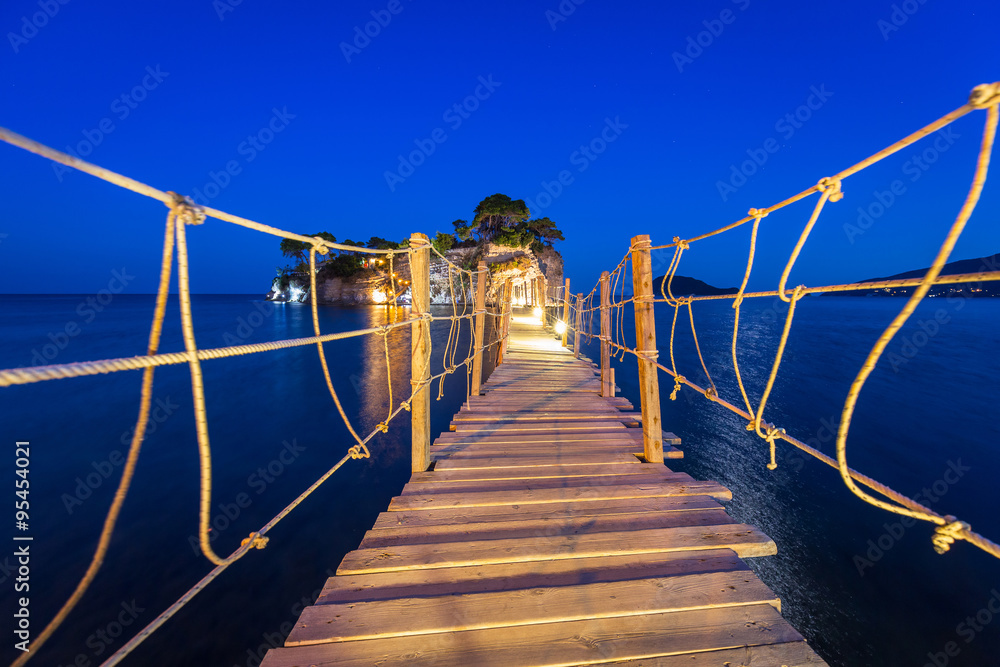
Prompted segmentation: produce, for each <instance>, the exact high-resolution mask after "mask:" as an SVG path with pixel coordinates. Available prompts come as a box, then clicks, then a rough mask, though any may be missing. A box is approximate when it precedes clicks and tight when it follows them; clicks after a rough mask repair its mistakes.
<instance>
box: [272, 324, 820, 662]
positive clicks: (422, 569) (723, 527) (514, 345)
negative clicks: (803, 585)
mask: <svg viewBox="0 0 1000 667" xmlns="http://www.w3.org/2000/svg"><path fill="white" fill-rule="evenodd" d="M518 320H519V318H515V321H514V322H512V324H511V338H510V343H509V349H508V351H507V354H506V355H505V358H504V363H503V364H501V365H500V366H499V367H497V369H496V370H495V371H494V372H493V375H492V376H491V377H490V379H489V382H487V383H486V384H485V385H484V386H483V392H484V395H482V396H474V397H471V398H470V400H469V401H468V403H467V404H466V405H465V406H463V408H462V410H461V411H460V412H459V413H458V414H457V415H456V416H455V419H454V421H453V422H452V432H449V433H445V434H442V435H441V436H440V437H439V438H438V439H437V441H436V442H435V443H434V447H433V459H434V461H435V465H434V468H433V470H432V471H431V472H423V473H414V474H413V476H412V478H411V479H410V482H409V483H408V484H407V485H406V486H405V487H404V488H403V492H402V494H401V495H399V496H397V497H396V498H393V499H392V502H391V503H390V504H389V509H388V511H386V512H383V513H382V514H381V515H379V517H378V519H377V520H376V522H375V526H374V527H373V528H372V530H370V531H368V533H367V534H366V535H365V538H364V540H363V541H362V542H361V545H360V547H359V548H358V549H357V550H355V551H352V552H350V553H349V554H347V556H345V557H344V560H343V562H342V563H341V565H340V567H339V569H338V570H337V576H335V577H331V578H330V579H329V580H328V581H327V583H326V586H325V587H324V589H323V591H322V593H321V595H320V597H319V599H318V600H317V601H316V604H315V605H313V606H311V607H307V608H306V609H305V611H304V612H303V613H302V616H301V617H300V618H299V620H298V622H297V623H296V625H295V627H294V629H293V630H292V632H291V634H290V635H289V636H288V638H287V640H286V642H285V648H279V649H275V650H272V651H270V652H268V654H267V656H266V657H265V659H264V661H263V663H262V667H291V666H293V665H296V666H301V667H306V666H308V665H347V666H350V667H355V666H358V667H360V666H361V665H382V666H385V665H411V664H427V665H448V666H453V667H467V666H475V665H489V666H496V667H513V666H517V665H590V664H605V663H614V664H627V665H660V666H663V667H675V666H681V665H684V666H685V667H709V666H711V667H716V666H718V667H723V666H729V667H737V666H740V665H743V666H748V667H749V666H752V667H766V666H770V665H775V666H781V665H786V666H788V667H793V666H794V665H824V664H825V663H824V662H823V661H822V660H821V659H820V658H819V657H818V656H817V655H816V654H815V653H814V652H813V651H812V650H811V649H810V648H809V647H808V646H807V645H806V643H805V642H804V641H803V639H802V637H801V636H800V635H799V633H798V632H796V631H795V629H794V628H792V627H791V626H790V625H789V624H788V623H787V622H786V621H785V620H784V619H783V618H782V617H781V615H780V613H779V612H780V609H781V604H780V601H779V600H778V598H777V597H776V596H775V595H774V593H773V592H771V590H770V589H768V587H767V586H765V585H764V584H763V583H762V582H761V581H760V580H759V579H758V578H757V577H756V575H754V574H753V572H752V571H750V570H749V568H748V567H747V566H746V564H745V563H743V561H741V560H740V559H741V558H743V557H749V556H768V555H771V554H774V553H775V551H776V549H775V545H774V542H773V541H771V539H770V538H768V537H767V536H766V535H764V534H762V533H761V532H760V531H758V530H757V529H756V528H754V527H753V526H748V525H745V524H739V523H735V522H734V521H733V520H732V519H731V518H730V517H729V515H728V514H726V512H725V510H724V509H723V507H722V505H721V504H720V503H719V501H720V500H728V499H729V498H730V497H731V494H730V492H729V490H728V489H726V488H724V487H722V486H720V485H719V484H716V483H714V482H702V481H697V480H695V479H692V478H691V477H690V476H689V475H687V474H684V473H676V472H672V471H671V470H669V469H668V468H666V467H664V466H663V465H662V464H648V463H644V462H642V461H641V460H640V459H639V458H638V457H637V456H636V453H637V452H638V453H640V454H641V452H642V449H643V447H642V429H641V428H634V427H633V428H630V427H629V425H631V426H635V425H636V424H637V423H638V417H639V416H638V415H636V414H627V413H628V412H630V411H631V409H632V406H631V405H629V404H628V401H626V400H624V399H622V398H607V399H606V398H602V397H600V396H599V391H600V383H599V380H598V378H597V377H595V371H594V367H593V365H592V364H590V363H589V362H587V361H584V360H578V359H574V358H573V354H572V353H571V352H569V351H567V350H565V349H564V348H562V347H561V346H560V345H559V344H558V342H557V341H556V340H555V339H553V338H552V336H551V335H550V334H548V335H547V334H545V333H543V332H542V330H541V329H540V328H539V327H538V326H537V325H535V326H532V325H531V324H530V323H528V322H526V321H518ZM623 411H626V412H625V413H623ZM665 437H667V438H668V439H665V440H664V448H665V450H667V453H666V456H672V457H675V458H676V457H679V456H680V452H679V451H678V450H676V449H674V448H672V447H668V445H667V444H666V443H668V442H671V441H672V442H674V443H678V442H679V441H678V440H676V439H675V438H674V436H672V435H670V434H665Z"/></svg>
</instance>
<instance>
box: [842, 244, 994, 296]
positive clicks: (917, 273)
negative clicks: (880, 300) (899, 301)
mask: <svg viewBox="0 0 1000 667" xmlns="http://www.w3.org/2000/svg"><path fill="white" fill-rule="evenodd" d="M927 268H929V267H927ZM927 268H923V269H914V270H913V271H904V272H903V273H897V274H895V275H891V276H886V277H884V278H869V279H867V280H862V281H860V282H865V283H868V282H879V281H883V280H902V279H905V278H920V277H921V276H923V275H924V274H926V273H927ZM997 270H1000V253H997V254H995V255H987V256H986V257H978V258H976V259H960V260H956V261H954V262H949V263H947V264H945V265H944V268H942V269H941V275H943V276H951V275H955V274H956V273H983V272H986V271H997ZM913 289H914V288H912V287H893V288H883V289H859V290H852V291H850V292H827V294H826V296H909V295H910V294H912V293H913ZM958 294H962V295H963V296H969V297H985V296H1000V282H979V281H972V282H964V283H954V284H952V285H937V286H934V287H932V288H931V289H930V292H928V295H929V296H949V295H958Z"/></svg>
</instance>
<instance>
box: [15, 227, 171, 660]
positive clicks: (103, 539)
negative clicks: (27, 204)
mask: <svg viewBox="0 0 1000 667" xmlns="http://www.w3.org/2000/svg"><path fill="white" fill-rule="evenodd" d="M177 215H178V214H177V209H176V208H173V209H171V211H170V213H169V214H168V215H167V228H166V233H165V234H164V239H163V255H162V257H163V259H162V261H161V263H160V283H159V286H158V288H157V290H156V305H155V306H154V308H153V323H152V325H150V328H149V343H148V345H147V346H146V352H147V354H150V355H152V354H156V351H157V349H159V346H160V336H161V334H162V332H163V320H164V316H165V314H166V311H167V297H168V295H169V291H170V272H171V267H172V266H173V252H174V225H175V224H177ZM181 224H183V222H182V223H181ZM155 370H156V369H155V368H152V367H150V368H147V369H146V370H145V371H144V372H143V374H142V389H141V390H140V393H139V416H138V417H137V418H136V420H135V429H134V430H133V432H132V442H131V444H130V445H129V450H128V457H127V458H126V459H125V465H124V467H123V468H122V477H121V480H120V481H119V482H118V489H117V490H116V491H115V497H114V500H112V501H111V507H110V508H109V509H108V514H107V516H106V517H105V518H104V526H103V527H102V529H101V536H100V537H99V538H98V540H97V548H96V549H95V551H94V555H93V556H92V557H91V560H90V565H89V566H88V567H87V571H86V572H85V573H84V575H83V577H81V579H80V581H79V583H78V584H77V585H76V589H74V591H73V593H72V594H71V595H70V597H69V599H68V600H66V602H64V603H63V606H62V607H61V608H60V609H59V611H58V612H56V615H55V616H54V617H53V618H52V620H51V621H49V623H48V625H46V626H45V628H44V629H43V630H42V631H41V632H40V633H39V634H38V636H37V637H35V640H34V641H33V642H32V644H31V649H32V650H31V651H29V652H26V653H23V654H22V655H21V656H19V657H18V658H17V660H15V661H14V662H13V663H12V665H13V667H20V665H23V664H25V663H26V662H28V661H29V660H30V659H31V658H32V657H33V656H34V655H35V654H36V653H38V650H39V649H40V648H41V647H42V646H44V645H45V642H46V641H48V639H49V637H51V636H52V634H53V633H54V632H55V631H56V630H58V629H59V626H61V625H62V623H63V621H65V620H66V617H67V616H69V613H70V612H71V611H73V609H74V608H75V607H76V605H77V603H79V602H80V599H81V598H82V597H83V595H84V593H86V592H87V589H88V588H90V584H91V583H92V582H93V581H94V578H95V577H96V576H97V572H98V570H100V569H101V565H103V563H104V558H105V556H106V555H107V553H108V546H109V545H110V544H111V535H112V534H113V533H114V530H115V526H116V525H117V523H118V516H119V515H120V514H121V508H122V505H124V503H125V498H126V496H128V491H129V488H130V487H131V484H132V478H133V476H134V474H135V466H136V463H138V461H139V451H140V450H141V449H142V441H143V439H144V438H145V437H146V425H147V424H148V422H149V412H150V406H151V404H152V401H153V373H154V372H155Z"/></svg>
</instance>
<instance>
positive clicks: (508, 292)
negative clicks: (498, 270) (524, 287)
mask: <svg viewBox="0 0 1000 667" xmlns="http://www.w3.org/2000/svg"><path fill="white" fill-rule="evenodd" d="M513 286H514V284H513V281H511V280H510V279H509V278H508V279H507V289H505V290H504V297H505V300H506V304H505V307H504V316H503V335H504V339H503V351H504V352H505V353H506V352H507V338H508V337H509V336H510V315H511V311H512V310H514V298H513V295H514V290H513Z"/></svg>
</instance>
